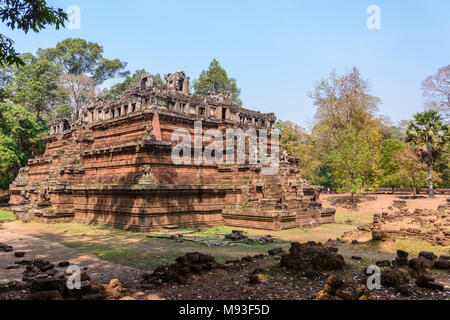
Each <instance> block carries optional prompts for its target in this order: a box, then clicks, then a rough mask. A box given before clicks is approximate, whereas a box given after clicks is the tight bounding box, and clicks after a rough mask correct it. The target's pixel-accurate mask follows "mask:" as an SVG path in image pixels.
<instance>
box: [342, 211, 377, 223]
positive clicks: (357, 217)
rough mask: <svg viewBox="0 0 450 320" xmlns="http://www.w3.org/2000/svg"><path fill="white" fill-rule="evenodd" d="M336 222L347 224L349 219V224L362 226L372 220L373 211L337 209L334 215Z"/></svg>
mask: <svg viewBox="0 0 450 320" xmlns="http://www.w3.org/2000/svg"><path fill="white" fill-rule="evenodd" d="M335 219H336V223H337V224H347V223H346V221H347V220H351V221H352V222H351V224H352V225H355V226H362V225H365V224H368V223H372V222H373V213H362V212H342V211H339V209H338V210H337V211H336V215H335Z"/></svg>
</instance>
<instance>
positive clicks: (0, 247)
mask: <svg viewBox="0 0 450 320" xmlns="http://www.w3.org/2000/svg"><path fill="white" fill-rule="evenodd" d="M11 251H13V247H12V246H9V245H7V244H5V243H0V252H11Z"/></svg>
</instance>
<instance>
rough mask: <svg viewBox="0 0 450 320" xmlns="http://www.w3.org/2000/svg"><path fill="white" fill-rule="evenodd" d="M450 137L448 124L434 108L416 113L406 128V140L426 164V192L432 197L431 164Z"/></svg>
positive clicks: (437, 157)
mask: <svg viewBox="0 0 450 320" xmlns="http://www.w3.org/2000/svg"><path fill="white" fill-rule="evenodd" d="M449 139H450V132H449V126H448V125H446V124H444V123H443V119H442V117H441V116H440V115H439V113H438V112H437V111H435V110H430V111H426V112H423V113H416V114H415V115H414V121H413V122H412V123H411V124H410V125H409V126H408V128H407V130H406V142H408V143H409V144H410V145H411V146H413V148H414V151H415V153H416V154H417V156H418V158H419V160H420V161H421V162H423V163H426V164H427V168H428V179H427V182H428V194H429V196H430V198H433V197H434V191H433V177H432V166H433V164H434V163H435V162H436V161H437V160H438V159H439V157H440V156H441V154H442V151H443V150H444V148H445V146H446V144H447V143H448V141H449Z"/></svg>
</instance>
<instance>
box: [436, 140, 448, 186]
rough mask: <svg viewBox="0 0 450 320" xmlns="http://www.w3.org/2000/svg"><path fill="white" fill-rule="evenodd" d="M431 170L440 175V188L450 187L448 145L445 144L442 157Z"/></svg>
mask: <svg viewBox="0 0 450 320" xmlns="http://www.w3.org/2000/svg"><path fill="white" fill-rule="evenodd" d="M433 169H434V171H435V172H437V173H438V174H439V175H440V178H441V179H442V181H441V183H440V186H441V187H442V188H449V187H450V143H447V145H446V146H445V148H444V149H443V150H442V155H441V156H440V157H439V159H438V160H437V161H436V162H435V163H434V165H433Z"/></svg>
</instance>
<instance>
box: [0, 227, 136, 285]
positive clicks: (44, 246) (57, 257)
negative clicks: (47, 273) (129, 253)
mask: <svg viewBox="0 0 450 320" xmlns="http://www.w3.org/2000/svg"><path fill="white" fill-rule="evenodd" d="M0 243H5V244H7V245H10V246H12V247H13V248H14V251H23V252H25V257H23V258H16V257H15V256H14V252H0V283H6V282H9V281H18V280H22V272H23V268H18V269H14V270H7V269H6V268H7V267H8V266H11V265H14V263H15V262H16V261H20V260H24V259H26V260H32V259H35V258H41V259H45V260H48V261H50V262H51V263H53V264H57V263H58V262H61V261H69V262H70V263H71V264H75V265H77V266H79V267H80V268H81V269H84V268H87V269H85V270H87V272H88V274H89V276H90V277H91V279H92V281H93V282H96V283H99V284H106V283H109V281H110V280H111V279H115V278H117V279H119V280H120V281H121V282H123V283H126V284H130V285H131V284H133V283H136V282H138V281H139V280H140V277H141V274H142V271H141V270H139V269H135V268H131V267H126V266H121V265H117V264H113V263H110V262H107V261H104V260H101V259H99V258H98V257H96V256H94V255H91V254H83V253H80V252H78V251H76V250H74V249H71V248H68V247H66V246H63V245H61V244H59V243H56V242H50V241H47V240H43V239H39V238H36V237H33V236H28V235H24V234H19V233H15V232H10V231H7V230H5V229H4V228H2V229H1V230H0ZM61 271H63V270H62V269H61Z"/></svg>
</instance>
